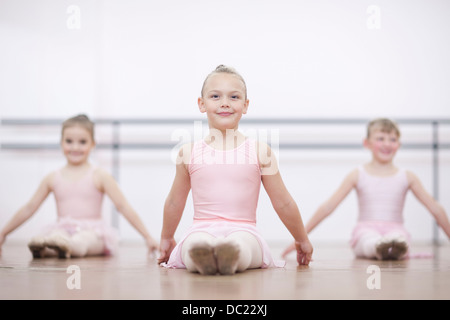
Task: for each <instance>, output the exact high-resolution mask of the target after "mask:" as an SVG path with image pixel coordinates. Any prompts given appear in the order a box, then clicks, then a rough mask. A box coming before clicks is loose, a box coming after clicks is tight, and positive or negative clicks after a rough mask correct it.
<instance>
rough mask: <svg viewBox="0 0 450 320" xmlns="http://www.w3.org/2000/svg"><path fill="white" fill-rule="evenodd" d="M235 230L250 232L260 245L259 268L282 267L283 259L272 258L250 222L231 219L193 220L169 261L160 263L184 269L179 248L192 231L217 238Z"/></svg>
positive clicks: (267, 247) (265, 244) (167, 266)
mask: <svg viewBox="0 0 450 320" xmlns="http://www.w3.org/2000/svg"><path fill="white" fill-rule="evenodd" d="M236 231H246V232H250V233H251V234H252V235H254V236H255V238H256V239H257V240H258V242H259V245H260V246H261V250H262V257H263V264H262V266H261V268H270V267H278V268H282V267H284V265H285V261H283V260H274V259H273V258H272V255H271V253H270V249H269V246H268V245H267V243H266V241H265V240H264V239H263V238H262V237H261V235H260V234H259V231H258V229H257V228H256V226H255V225H253V224H251V223H245V222H232V221H225V220H218V221H215V220H214V221H211V220H208V221H198V220H194V223H193V225H192V226H191V227H190V228H189V229H188V230H187V232H186V233H185V234H184V236H183V237H182V239H181V241H180V242H178V243H177V245H176V246H175V248H174V249H173V251H172V253H171V254H170V258H169V261H168V262H167V263H163V264H161V265H162V266H164V267H166V268H176V269H185V268H186V266H185V265H184V263H183V261H182V259H181V248H182V246H183V242H184V240H186V238H187V237H188V236H189V235H190V234H192V233H194V232H206V233H209V234H210V235H212V236H214V237H217V238H218V237H226V236H228V235H229V234H231V233H233V232H236Z"/></svg>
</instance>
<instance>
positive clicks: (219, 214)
mask: <svg viewBox="0 0 450 320" xmlns="http://www.w3.org/2000/svg"><path fill="white" fill-rule="evenodd" d="M198 105H199V108H200V112H202V113H206V115H207V118H208V124H209V128H210V132H209V135H208V136H207V137H206V138H205V139H204V140H202V141H197V142H195V143H192V144H188V145H185V146H183V147H182V148H181V150H180V152H179V158H178V160H179V161H178V163H177V166H176V175H175V180H174V182H173V186H172V189H171V190H170V193H169V195H168V197H167V199H166V202H165V207H164V220H163V229H162V233H161V246H160V252H161V255H160V258H159V259H158V260H159V262H160V263H162V264H163V265H164V266H166V267H170V268H187V269H188V270H189V271H191V272H199V273H201V274H206V275H213V274H217V273H219V274H234V273H235V272H242V271H244V270H246V269H250V268H266V267H273V266H278V267H279V266H284V262H278V261H275V260H274V259H273V258H272V256H271V254H270V250H269V247H268V245H267V243H266V242H265V241H264V239H263V238H262V237H261V236H260V234H259V232H258V230H257V228H256V206H257V202H258V196H259V190H260V185H261V182H262V184H263V185H264V188H265V190H266V191H267V193H268V195H269V197H270V199H271V201H272V204H273V207H274V209H275V211H276V212H277V214H278V215H279V217H280V219H281V220H282V222H283V223H284V224H285V226H286V227H287V229H288V230H289V231H290V233H291V234H292V236H293V237H294V239H295V246H296V249H297V252H298V257H297V260H298V262H299V263H300V264H308V263H309V262H310V260H311V255H312V251H313V248H312V246H311V243H310V242H309V240H308V237H307V235H306V232H305V229H304V227H303V222H302V219H301V216H300V212H299V210H298V208H297V205H296V203H295V201H294V200H293V199H292V197H291V196H290V194H289V193H288V191H287V190H286V187H285V185H284V184H283V181H282V179H281V176H280V173H279V172H278V168H277V162H276V159H275V157H274V155H273V152H271V150H270V148H269V147H268V146H267V145H266V144H263V143H261V142H257V141H255V140H252V139H250V138H248V137H246V136H244V135H243V134H242V133H241V132H239V131H238V125H239V120H240V119H241V117H242V115H243V114H245V113H246V112H247V108H248V105H249V100H248V99H247V89H246V86H245V82H244V80H243V78H242V77H241V76H240V75H239V74H238V73H237V72H236V71H235V70H234V69H232V68H229V67H226V66H222V65H221V66H219V67H217V68H216V70H215V71H213V72H212V73H211V74H209V75H208V77H207V78H206V80H205V82H204V84H203V88H202V91H201V97H200V98H199V99H198ZM191 189H192V198H193V203H194V221H193V224H192V226H191V227H190V229H189V230H187V232H186V234H185V236H184V237H183V238H182V239H181V241H180V242H179V243H178V244H177V243H176V242H175V240H174V233H175V231H176V228H177V226H178V223H179V221H180V219H181V215H182V213H183V210H184V207H185V203H186V198H187V196H188V193H189V191H190V190H191Z"/></svg>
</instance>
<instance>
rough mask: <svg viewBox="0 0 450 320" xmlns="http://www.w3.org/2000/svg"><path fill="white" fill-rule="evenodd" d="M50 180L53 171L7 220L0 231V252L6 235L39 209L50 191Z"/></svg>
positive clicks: (51, 179)
mask: <svg viewBox="0 0 450 320" xmlns="http://www.w3.org/2000/svg"><path fill="white" fill-rule="evenodd" d="M52 181H53V173H50V174H49V175H47V176H46V177H45V178H44V179H43V180H42V182H41V183H40V185H39V187H38V189H37V190H36V191H35V193H34V195H33V196H32V197H31V199H30V200H29V201H28V202H27V203H26V204H25V205H24V206H23V207H21V208H20V209H19V210H18V211H17V212H16V213H15V214H14V216H13V217H12V218H11V220H9V222H8V223H7V224H6V225H5V226H4V227H3V229H2V230H1V231H0V254H1V247H2V244H3V243H4V242H5V240H6V236H7V235H8V234H9V233H11V232H13V231H14V230H15V229H16V228H18V227H19V226H20V225H22V224H23V223H24V222H25V221H27V220H28V219H29V218H30V217H31V216H32V215H33V214H34V213H35V212H36V211H37V210H38V209H39V207H40V206H41V204H42V202H44V200H45V199H46V198H47V196H48V195H49V193H50V192H51V191H52V187H51V186H52Z"/></svg>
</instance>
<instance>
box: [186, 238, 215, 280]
mask: <svg viewBox="0 0 450 320" xmlns="http://www.w3.org/2000/svg"><path fill="white" fill-rule="evenodd" d="M189 256H190V257H191V259H192V262H194V265H195V267H196V268H197V270H198V272H199V273H200V274H203V275H215V274H216V273H217V263H216V258H215V257H214V248H213V247H212V246H210V245H209V244H207V243H204V244H197V245H194V246H193V247H192V248H191V249H190V250H189Z"/></svg>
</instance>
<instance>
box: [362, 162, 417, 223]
mask: <svg viewBox="0 0 450 320" xmlns="http://www.w3.org/2000/svg"><path fill="white" fill-rule="evenodd" d="M408 188H409V185H408V178H407V177H406V171H405V170H402V169H399V170H398V172H397V173H396V174H394V175H392V176H387V177H378V176H373V175H370V174H369V173H368V172H367V171H366V170H365V169H364V168H363V167H359V178H358V184H357V185H356V192H357V194H358V204H359V218H358V221H391V222H398V223H402V222H403V206H404V204H405V197H406V193H407V192H408Z"/></svg>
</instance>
